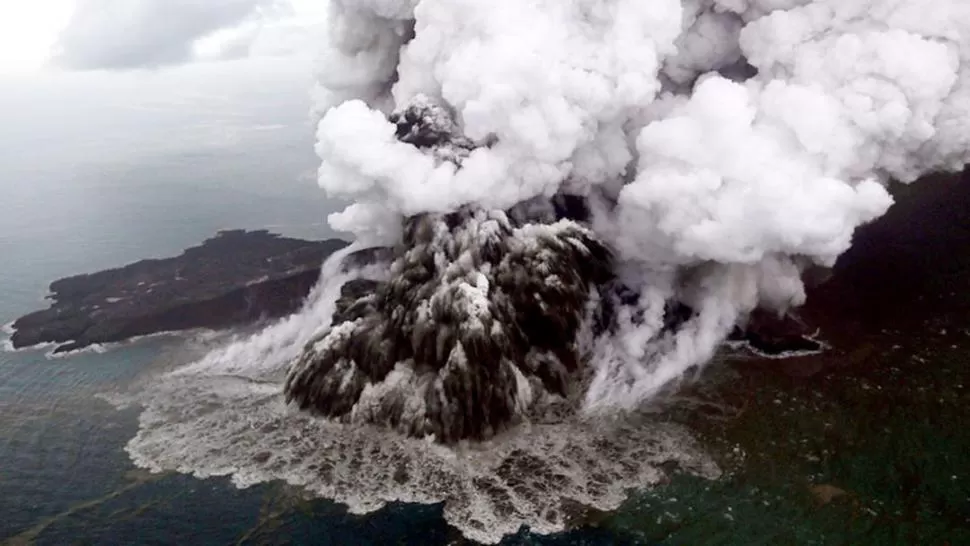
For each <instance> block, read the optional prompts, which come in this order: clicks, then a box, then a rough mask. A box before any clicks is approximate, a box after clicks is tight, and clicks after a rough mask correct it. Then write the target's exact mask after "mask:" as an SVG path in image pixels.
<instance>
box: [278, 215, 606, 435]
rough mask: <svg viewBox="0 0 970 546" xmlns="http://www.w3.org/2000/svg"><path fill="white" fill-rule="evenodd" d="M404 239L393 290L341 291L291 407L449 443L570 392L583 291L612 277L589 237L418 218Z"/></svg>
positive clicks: (562, 228)
mask: <svg viewBox="0 0 970 546" xmlns="http://www.w3.org/2000/svg"><path fill="white" fill-rule="evenodd" d="M403 231H404V236H403V241H402V242H401V244H400V245H399V246H398V247H397V248H395V249H394V255H395V260H394V262H393V263H392V265H391V277H390V280H389V281H387V282H380V283H376V282H373V281H366V280H360V281H353V282H350V283H347V284H346V285H344V287H343V290H342V295H341V298H340V299H339V300H338V302H337V306H336V314H335V317H334V321H333V322H334V327H333V328H332V329H331V330H330V331H328V332H327V333H326V334H324V336H323V337H321V338H320V339H317V340H315V341H313V342H311V343H310V344H308V346H307V348H306V350H305V351H304V354H303V355H302V357H301V358H300V359H299V361H298V362H296V363H295V364H294V365H293V367H292V369H291V370H290V373H289V376H288V377H287V381H286V387H285V391H286V395H287V399H288V400H290V401H293V402H295V403H296V404H297V405H298V406H299V407H300V408H301V409H307V410H311V411H313V412H315V413H319V414H321V415H324V416H327V417H333V418H338V419H341V420H344V421H358V422H371V423H377V424H382V425H386V426H389V427H391V428H395V429H398V430H400V431H401V432H403V433H405V434H409V435H413V436H418V437H423V436H427V435H433V436H434V437H435V438H436V439H437V440H439V441H443V442H454V441H457V440H462V439H476V440H481V439H486V438H488V437H490V436H492V435H493V434H495V433H497V432H499V431H501V430H502V429H504V428H506V427H507V426H508V425H510V424H512V423H514V422H515V421H516V420H517V419H518V418H520V417H522V416H523V415H524V413H525V412H526V410H528V408H529V407H530V406H531V404H532V403H533V402H535V401H537V400H540V399H542V398H543V397H544V396H545V395H546V394H547V393H548V394H552V395H557V396H559V397H566V396H568V395H569V388H570V386H571V385H572V384H574V383H575V381H573V380H572V378H574V377H575V376H576V375H577V374H578V372H579V371H580V366H581V363H580V361H579V355H578V354H577V347H576V343H575V342H576V336H577V333H578V331H579V328H580V324H581V322H582V319H583V318H584V316H585V314H586V312H587V302H588V300H589V294H590V292H591V290H592V289H593V288H594V287H596V286H602V285H604V284H605V283H606V282H608V281H609V280H610V279H611V255H610V252H609V251H608V250H607V249H606V247H604V246H603V245H602V243H600V242H599V241H598V240H597V239H596V238H595V236H594V235H593V234H592V232H590V231H589V230H588V229H586V228H584V227H582V226H580V225H579V224H576V223H575V222H572V221H569V220H563V221H560V222H556V223H554V224H529V223H527V224H522V225H520V224H517V223H515V222H513V221H512V220H510V218H509V215H508V214H507V213H506V212H505V211H486V210H482V209H464V210H461V211H459V212H456V213H452V214H446V215H435V214H424V215H418V216H415V217H412V218H408V219H407V220H405V226H404V230H403ZM392 374H394V375H392Z"/></svg>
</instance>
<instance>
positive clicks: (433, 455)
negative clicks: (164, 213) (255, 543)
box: [114, 256, 718, 543]
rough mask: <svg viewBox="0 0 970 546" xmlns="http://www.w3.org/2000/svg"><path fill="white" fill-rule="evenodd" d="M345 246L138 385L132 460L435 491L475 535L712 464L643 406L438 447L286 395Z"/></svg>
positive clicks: (312, 485) (343, 497) (548, 523)
mask: <svg viewBox="0 0 970 546" xmlns="http://www.w3.org/2000/svg"><path fill="white" fill-rule="evenodd" d="M341 258H342V256H337V257H334V258H331V259H330V260H329V261H328V263H327V266H326V267H325V275H324V281H323V282H322V283H321V285H320V286H319V287H318V289H317V290H316V291H315V292H314V294H313V295H312V296H311V298H310V300H309V301H308V303H307V305H306V307H305V308H304V309H303V310H302V311H301V312H300V313H298V314H297V315H294V316H293V317H291V318H290V319H288V320H283V321H281V322H279V323H277V324H275V325H273V326H270V327H268V328H267V329H265V330H264V331H263V332H261V333H260V334H258V335H256V336H254V337H252V338H250V339H247V340H244V341H238V342H236V343H230V344H228V345H226V346H224V347H222V348H221V349H217V350H215V351H213V352H211V353H209V354H208V355H207V356H206V357H205V358H203V359H202V360H199V361H198V362H196V363H194V364H190V365H188V366H184V367H181V368H177V369H175V370H173V371H170V372H168V373H165V374H164V375H162V376H161V377H158V378H156V379H154V380H152V381H151V382H150V383H148V384H147V385H146V386H145V388H144V390H143V391H142V392H140V393H138V394H137V395H136V396H135V400H136V401H137V402H138V403H141V404H143V405H144V407H145V410H144V412H143V413H142V414H141V416H140V419H139V425H140V427H139V432H138V434H137V436H136V437H135V438H133V439H132V440H131V441H130V442H129V444H128V447H127V450H128V453H129V454H130V456H131V458H132V460H133V461H134V462H135V464H137V465H138V466H141V467H144V468H148V469H151V470H153V471H162V470H176V471H179V472H185V473H190V474H193V475H195V476H197V477H199V478H205V477H210V476H231V477H232V480H233V483H235V484H236V485H237V486H239V487H246V486H249V485H252V484H256V483H260V482H264V481H269V480H277V479H278V480H284V481H286V482H287V483H290V484H292V485H295V486H299V487H301V488H303V489H305V490H306V491H308V492H310V493H311V494H314V495H318V496H321V497H324V498H329V499H334V500H335V501H337V502H342V503H346V504H347V505H348V506H349V508H350V511H351V512H353V513H367V512H371V511H374V510H377V509H379V508H381V507H382V506H384V505H385V504H386V503H388V502H392V501H400V502H416V503H428V504H433V503H439V502H443V503H444V511H445V517H446V519H447V520H448V521H449V522H450V523H451V524H452V525H454V526H455V527H457V528H458V529H459V530H461V532H462V533H464V534H465V535H466V536H468V537H469V538H472V539H475V540H478V541H481V542H485V543H494V542H498V541H499V540H500V539H501V538H502V536H504V535H506V534H510V533H514V532H516V531H517V530H518V529H519V527H520V526H521V525H528V526H530V527H531V528H532V529H533V530H535V531H536V532H542V533H550V532H555V531H560V530H562V529H563V528H564V527H565V525H566V520H567V518H569V517H571V516H576V515H577V514H579V513H580V507H582V506H586V507H593V508H598V509H601V510H610V509H614V508H616V507H618V506H619V504H620V503H621V502H622V501H623V500H624V498H625V496H626V492H627V490H629V489H630V488H634V487H642V486H645V485H649V484H652V483H656V482H657V481H659V480H660V479H662V478H663V477H664V472H665V471H663V470H661V467H662V466H664V467H665V466H667V465H669V464H673V465H674V466H676V467H677V468H679V469H681V470H683V471H687V472H692V473H695V474H698V475H702V476H706V477H715V476H717V474H718V469H717V467H716V466H715V465H714V463H713V462H712V461H711V460H710V459H709V458H707V457H706V456H705V455H703V454H702V453H701V452H700V451H699V450H698V449H697V447H696V446H695V444H694V442H693V440H692V439H691V437H690V436H689V435H688V434H687V432H686V431H684V430H682V429H681V428H679V427H677V426H674V425H670V424H664V423H659V422H655V421H652V420H650V419H649V418H648V417H639V418H634V417H630V418H628V419H624V420H592V421H584V420H579V419H576V418H568V419H564V418H563V417H562V416H557V415H554V414H548V415H545V416H537V419H536V420H535V422H533V423H531V424H528V425H524V426H523V428H521V429H517V430H516V431H515V432H514V433H509V434H505V435H500V436H498V437H495V438H493V439H492V440H491V441H489V442H486V443H480V444H463V445H459V446H455V447H445V446H442V445H440V444H437V443H434V442H430V441H426V440H422V439H415V438H409V437H405V436H402V435H400V434H398V433H396V432H393V431H391V430H388V429H385V428H381V427H375V426H369V425H358V426H346V425H341V424H337V423H333V422H330V421H327V420H323V419H319V418H316V417H313V416H310V415H309V414H306V413H304V412H301V411H298V410H297V409H295V408H293V407H292V406H288V405H287V404H286V403H285V401H284V397H283V389H282V379H283V376H284V374H285V373H286V371H287V368H288V366H289V364H290V362H291V361H292V360H293V359H294V358H296V357H297V355H298V354H299V352H300V350H301V349H302V347H303V344H304V342H306V341H308V340H309V339H311V338H312V337H313V336H314V335H315V334H317V333H318V332H319V331H320V330H322V329H325V328H326V327H327V325H328V322H329V317H330V316H331V315H332V314H333V311H334V307H335V301H336V299H337V296H338V294H339V291H340V287H341V285H342V284H343V283H344V282H345V281H346V280H348V279H349V278H351V277H352V275H350V274H348V273H340V272H339V266H338V264H339V262H340V259H341ZM371 273H373V272H371ZM114 400H115V402H118V403H121V402H123V400H121V399H118V398H115V399H114Z"/></svg>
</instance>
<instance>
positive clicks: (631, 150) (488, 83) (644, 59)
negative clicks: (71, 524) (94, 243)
mask: <svg viewBox="0 0 970 546" xmlns="http://www.w3.org/2000/svg"><path fill="white" fill-rule="evenodd" d="M329 6H330V14H329V33H328V35H327V36H326V44H325V46H326V47H325V49H324V52H323V55H322V57H321V60H320V65H319V66H320V74H319V80H318V81H319V85H318V87H317V89H316V90H315V97H316V114H317V115H318V117H319V127H318V132H317V136H318V141H317V146H316V149H317V152H318V153H319V155H320V157H321V158H322V166H321V169H320V178H319V182H320V185H321V186H322V187H323V188H324V189H325V190H326V191H327V192H328V193H329V194H331V195H333V196H336V197H342V198H349V199H351V200H352V201H353V202H354V203H353V205H351V206H350V207H348V208H347V209H346V210H345V211H343V212H341V213H338V214H335V215H333V216H332V217H331V218H330V222H331V224H332V225H333V226H334V227H335V228H337V229H341V230H346V231H349V232H352V233H353V234H355V235H356V236H357V238H358V241H359V242H360V243H362V246H363V245H365V244H383V245H388V244H394V245H396V248H395V249H394V254H395V258H394V260H393V263H392V264H390V265H388V264H383V266H377V268H378V269H379V270H380V272H381V273H382V274H383V276H381V277H380V278H372V279H367V280H372V281H373V284H372V285H369V286H376V287H378V288H375V289H374V290H372V291H371V292H369V293H367V294H365V295H363V296H362V297H358V298H353V297H350V296H348V295H347V294H345V293H344V291H343V289H342V287H341V285H342V283H343V282H344V281H345V280H347V279H349V278H352V277H357V276H360V275H364V276H365V277H373V276H374V275H375V274H376V273H375V271H369V272H365V273H364V274H362V273H359V272H358V273H354V274H349V273H346V271H345V270H341V268H340V260H341V259H342V256H337V257H334V258H332V259H331V260H330V261H329V262H328V264H326V265H325V267H324V274H323V278H322V281H321V285H320V286H319V287H318V288H317V290H316V291H315V292H314V294H313V295H312V296H311V298H310V300H309V301H308V302H307V305H306V306H305V308H304V309H303V310H302V311H301V312H300V313H298V314H297V315H294V316H293V317H290V318H288V319H286V320H284V321H281V322H280V323H278V324H275V325H273V326H271V327H269V328H267V329H266V330H264V331H263V332H261V333H260V334H259V335H257V336H254V337H252V338H250V339H248V340H241V341H238V342H236V343H232V344H230V345H228V346H226V347H223V348H221V349H220V350H218V351H215V352H212V353H210V354H209V355H208V356H207V357H206V358H204V359H202V360H200V361H198V362H196V363H194V364H191V365H189V366H186V367H183V368H180V369H178V370H176V371H173V372H170V373H167V374H165V375H164V376H161V377H159V378H156V379H155V381H154V382H153V383H151V384H150V385H148V386H147V387H146V389H145V390H144V392H142V393H141V396H140V398H139V401H141V402H142V403H143V404H144V405H145V406H146V410H145V412H144V413H143V414H142V417H141V420H140V430H139V434H138V436H137V437H135V438H134V439H133V440H132V441H131V442H130V443H129V445H128V450H129V453H130V454H131V456H132V458H133V460H134V461H135V462H136V463H137V464H138V465H140V466H143V467H147V468H151V469H155V470H162V469H175V470H178V471H181V472H187V473H193V474H195V475H198V476H202V477H204V476H213V475H232V476H233V479H234V481H235V483H237V484H239V485H241V486H245V485H248V484H253V483H257V482H261V481H266V480H272V479H283V480H286V481H287V482H289V483H291V484H294V485H298V486H301V487H303V488H305V489H306V490H308V491H310V492H312V493H315V494H317V495H320V496H323V497H327V498H332V499H335V500H337V501H339V502H344V503H347V504H348V505H349V506H350V507H351V509H352V510H353V511H354V512H367V511H371V510H375V509H377V508H379V507H380V506H383V505H384V504H385V503H387V502H391V501H404V502H422V503H435V502H443V503H444V505H445V517H446V518H447V519H448V521H449V522H450V523H452V524H453V525H455V526H456V527H457V528H458V529H460V530H461V531H462V533H464V534H465V535H466V536H468V537H470V538H473V539H476V540H479V541H483V542H498V541H499V540H500V539H501V538H502V536H503V535H505V534H508V533H511V532H514V531H515V530H516V529H518V528H519V526H520V525H521V524H525V525H528V526H530V527H531V528H532V529H533V530H535V531H537V532H544V533H545V532H554V531H559V530H562V529H564V528H565V527H566V525H567V521H568V517H566V516H567V514H564V513H563V510H562V509H561V508H563V506H564V504H563V503H566V504H568V501H572V502H573V503H580V504H582V505H584V506H592V507H595V508H599V509H604V510H609V509H612V508H615V507H616V506H617V505H618V504H619V503H620V502H621V501H622V500H623V498H624V496H625V494H626V491H627V490H628V489H630V488H634V487H643V486H647V485H649V484H652V483H656V482H657V481H658V480H660V479H661V478H662V472H661V471H660V468H661V466H662V465H663V463H664V462H675V463H677V464H678V465H680V467H681V468H682V469H685V470H687V471H689V472H693V473H697V474H700V475H704V476H712V477H713V476H716V475H717V468H716V467H715V466H714V465H713V463H712V462H711V461H710V460H709V459H708V458H707V457H706V456H705V455H704V454H703V453H700V452H699V451H698V450H697V447H696V444H695V443H694V442H692V441H691V438H690V435H689V434H688V433H687V432H686V431H685V430H684V429H682V428H678V427H673V426H671V425H670V424H669V423H657V422H656V421H650V419H649V418H647V419H646V420H644V416H643V415H642V414H640V413H639V412H636V411H634V412H626V411H621V412H617V411H616V410H628V409H635V408H638V406H640V405H641V404H642V403H643V402H644V400H647V399H649V398H650V397H651V396H653V395H655V394H656V393H657V392H658V391H659V390H661V389H663V388H664V387H665V386H667V385H669V384H671V383H673V382H676V381H677V380H678V379H679V378H681V377H683V376H684V375H685V373H686V372H688V371H689V370H690V369H691V368H694V367H696V366H700V365H703V364H704V363H706V362H708V361H709V360H711V359H712V357H714V355H715V352H716V350H717V348H718V347H719V345H720V344H721V343H722V342H723V341H724V339H725V337H726V336H727V335H728V333H729V332H730V331H731V330H732V329H733V328H734V327H735V326H736V325H738V324H739V323H742V322H743V321H745V320H746V318H747V316H748V314H749V313H750V312H751V311H753V310H754V309H755V308H758V307H760V308H764V309H768V310H777V311H783V310H785V309H788V308H790V307H793V306H798V305H800V304H802V303H803V302H804V300H805V289H804V286H803V284H802V280H801V274H802V272H803V271H804V270H805V269H806V267H808V266H810V265H812V264H821V265H831V264H832V263H833V262H834V261H835V260H836V258H837V257H838V256H839V255H840V254H841V253H843V252H844V251H845V250H846V249H847V248H849V246H850V245H851V243H852V236H853V233H854V231H855V230H856V228H858V227H859V226H860V225H862V224H864V223H866V222H870V221H872V220H874V219H876V218H878V217H879V216H880V215H882V214H883V213H885V212H886V210H887V209H888V208H889V206H890V205H891V204H892V199H891V197H890V195H889V193H888V192H887V190H886V183H887V182H888V181H889V180H890V179H893V178H895V179H899V180H902V181H905V182H910V181H913V180H915V179H916V178H918V177H919V176H920V175H921V174H924V173H927V172H931V171H934V170H948V169H959V168H961V167H962V166H963V165H964V164H965V163H967V162H968V161H970V131H968V130H967V127H968V125H970V2H967V1H966V0H815V1H812V0H650V1H647V0H532V1H530V2H525V1H523V0H490V1H483V0H330V3H329ZM553 196H555V199H554V200H552V201H549V202H543V199H544V198H551V197H553ZM566 196H568V197H566ZM577 197H578V198H579V199H578V201H580V202H582V203H583V206H582V207H577V208H583V209H584V210H583V211H582V213H581V214H572V215H570V214H562V215H560V214H559V212H560V211H559V210H557V209H556V207H565V208H570V206H572V205H569V203H572V204H573V205H575V203H576V201H577ZM564 203H565V205H564ZM587 209H588V210H587ZM550 211H554V212H555V213H553V212H550ZM572 212H576V211H572ZM587 213H588V214H587ZM561 216H565V217H566V218H560V217H561ZM523 217H524V218H525V220H524V221H523V220H522V218H523ZM405 218H407V220H406V221H405ZM557 220H558V222H557ZM523 224H525V225H523ZM530 224H531V225H530ZM537 224H547V225H537ZM581 224H582V225H581ZM604 245H605V246H606V247H609V249H610V250H611V251H612V253H613V256H612V257H610V256H608V254H610V252H609V251H607V250H605V247H604ZM603 264H606V265H607V266H608V268H609V269H610V275H609V279H608V280H606V281H602V279H601V276H600V275H599V274H598V271H599V270H598V269H597V268H598V267H599V266H601V265H603ZM584 269H589V270H590V271H585V272H584V271H583V270H584ZM341 271H344V272H343V273H341ZM593 273H596V274H593ZM614 276H615V278H614ZM358 280H359V279H358ZM565 281H569V282H565ZM611 283H612V284H611ZM587 284H589V285H590V286H587ZM348 286H349V285H348ZM358 286H363V285H358ZM345 304H347V305H345ZM341 309H342V310H341ZM684 309H686V310H687V311H689V313H687V312H681V311H683V310H684ZM339 315H343V321H338V319H337V318H335V317H337V316H339ZM606 315H608V317H607V316H606ZM523 317H525V318H524V319H523ZM604 317H605V318H604ZM597 321H600V322H599V323H598V322H597ZM332 322H342V325H341V326H339V327H336V328H331V325H332V324H331V323H332ZM603 323H605V324H606V327H603V326H604V324H603ZM577 324H580V326H577ZM485 326H488V328H485ZM503 340H504V341H503ZM560 342H562V343H560ZM557 344H559V345H564V347H560V346H558V345H557ZM337 346H339V347H341V348H339V349H334V347H337ZM469 355H471V356H469ZM481 355H486V358H478V360H480V361H475V357H476V356H478V357H481ZM489 355H491V356H489ZM496 355H497V356H496ZM577 367H578V368H579V370H578V371H577ZM284 378H285V380H286V385H285V386H284V384H283V382H284ZM566 378H568V379H569V380H568V381H567V379H566ZM294 398H296V399H297V400H298V403H299V404H300V405H301V407H303V408H306V409H310V410H316V411H317V412H318V413H321V414H323V415H327V416H329V417H331V418H332V419H323V418H320V417H318V416H314V415H311V414H310V413H308V412H303V411H299V410H298V409H296V408H294V407H293V406H294V404H287V403H286V402H287V400H293V399H294ZM540 399H542V400H546V401H549V402H548V404H547V405H543V404H544V403H545V402H544V403H543V404H540V403H539V402H536V401H537V400H540ZM483 401H487V403H483ZM529 404H533V406H532V407H525V406H528V405H529ZM577 408H582V409H584V410H586V411H584V412H577V411H576V410H577ZM479 410H481V411H479ZM603 413H609V415H608V417H609V418H608V419H602V418H601V417H602V414H603ZM617 413H619V416H618V418H616V419H614V418H613V417H617ZM374 425H378V426H374ZM509 425H518V426H509ZM394 428H396V429H397V431H403V432H405V433H406V434H411V436H413V437H407V436H405V435H402V434H398V433H397V432H396V431H393V430H388V429H394ZM429 431H431V432H429ZM441 431H444V432H445V433H446V434H450V435H451V436H450V437H446V438H444V440H446V441H447V440H449V439H450V440H453V443H452V445H451V446H444V445H439V444H436V443H433V442H429V441H426V440H425V439H423V438H422V436H424V435H426V434H427V435H428V436H435V435H436V434H440V433H441ZM414 436H416V437H414ZM469 438H471V439H474V440H480V441H477V442H474V443H471V444H468V443H466V442H464V440H467V439H469ZM436 439H438V440H441V439H442V438H441V437H440V436H438V437H436Z"/></svg>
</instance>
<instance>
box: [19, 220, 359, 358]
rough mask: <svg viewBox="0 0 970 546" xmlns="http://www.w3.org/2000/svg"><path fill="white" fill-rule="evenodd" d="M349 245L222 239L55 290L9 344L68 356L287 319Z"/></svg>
mask: <svg viewBox="0 0 970 546" xmlns="http://www.w3.org/2000/svg"><path fill="white" fill-rule="evenodd" d="M347 244H348V243H347V242H345V241H341V240H338V239H329V240H326V241H304V240H299V239H291V238H285V237H279V236H277V235H273V234H270V233H269V232H267V231H248V232H247V231H241V230H234V231H223V232H220V233H219V234H218V235H217V236H216V237H214V238H211V239H209V240H207V241H205V242H204V243H203V244H202V245H200V246H196V247H192V248H189V249H188V250H186V251H184V252H183V253H182V255H181V256H177V257H174V258H165V259H152V260H142V261H140V262H137V263H133V264H130V265H127V266H125V267H121V268H117V269H109V270H106V271H100V272H98V273H93V274H87V275H78V276H75V277H68V278H65V279H61V280H58V281H55V282H53V283H51V286H50V290H51V295H50V296H49V298H50V299H52V300H53V304H52V305H51V307H50V308H49V309H46V310H43V311H37V312H35V313H31V314H29V315H26V316H24V317H21V318H20V319H18V320H17V321H16V322H15V323H14V325H13V327H14V329H15V332H14V334H13V337H12V342H13V344H14V347H18V348H19V347H28V346H32V345H37V344H40V343H60V344H61V345H60V346H59V347H58V348H57V349H56V351H55V352H64V351H70V350H76V349H80V348H83V347H86V346H88V345H91V344H94V343H108V342H116V341H123V340H125V339H129V338H132V337H135V336H141V335H147V334H153V333H157V332H164V331H178V330H187V329H192V328H223V327H227V326H233V325H238V324H244V323H248V322H253V321H255V320H259V319H262V318H274V317H280V316H284V315H286V314H289V313H292V312H293V311H296V310H297V309H298V308H299V306H300V304H301V303H302V302H303V300H304V298H305V297H306V295H307V293H309V291H310V289H311V288H312V287H313V285H314V284H315V283H316V281H317V279H318V278H319V276H320V267H321V264H322V263H323V261H324V259H325V258H326V257H327V256H329V255H330V254H332V253H333V252H336V251H337V250H340V249H342V248H344V247H345V246H347ZM357 259H358V260H359V261H361V262H367V261H369V260H372V259H374V257H373V256H363V255H361V256H357Z"/></svg>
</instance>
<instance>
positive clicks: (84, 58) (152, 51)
mask: <svg viewBox="0 0 970 546" xmlns="http://www.w3.org/2000/svg"><path fill="white" fill-rule="evenodd" d="M324 12H325V2H320V1H317V0H206V1H204V2H200V1H198V0H32V1H29V2H4V3H3V4H2V5H0V74H24V73H32V72H37V71H39V70H43V69H45V68H47V69H50V68H53V67H57V68H63V69H80V70H92V69H132V68H154V67H159V66H169V65H177V64H185V63H190V62H194V61H201V60H218V59H224V58H239V57H246V56H250V55H252V56H266V55H271V56H288V55H294V54H300V53H302V54H304V55H306V54H307V53H308V51H307V49H308V48H307V47H306V46H307V43H306V40H307V39H308V38H310V37H311V36H312V34H313V29H314V27H315V26H316V25H319V23H320V22H321V20H322V17H323V15H324Z"/></svg>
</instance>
